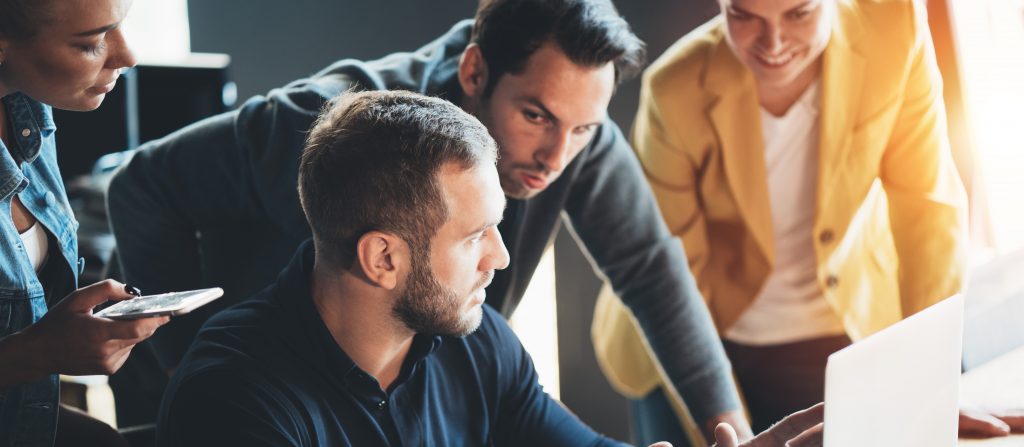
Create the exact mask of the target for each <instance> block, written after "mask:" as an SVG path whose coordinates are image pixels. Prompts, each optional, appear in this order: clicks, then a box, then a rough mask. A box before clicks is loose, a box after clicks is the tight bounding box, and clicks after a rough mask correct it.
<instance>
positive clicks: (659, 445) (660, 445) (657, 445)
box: [650, 441, 672, 447]
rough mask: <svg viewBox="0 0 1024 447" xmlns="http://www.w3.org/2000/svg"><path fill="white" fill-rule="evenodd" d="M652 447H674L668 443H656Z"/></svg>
mask: <svg viewBox="0 0 1024 447" xmlns="http://www.w3.org/2000/svg"><path fill="white" fill-rule="evenodd" d="M650 447H672V444H671V443H669V442H666V441H661V442H655V443H654V444H651V446H650Z"/></svg>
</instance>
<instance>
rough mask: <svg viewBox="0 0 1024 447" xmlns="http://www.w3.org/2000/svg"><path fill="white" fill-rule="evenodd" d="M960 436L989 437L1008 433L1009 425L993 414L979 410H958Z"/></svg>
mask: <svg viewBox="0 0 1024 447" xmlns="http://www.w3.org/2000/svg"><path fill="white" fill-rule="evenodd" d="M959 433H960V437H966V438H991V437H993V436H1006V435H1009V434H1010V426H1009V425H1007V423H1005V422H1003V421H1002V420H999V419H998V418H996V417H995V416H992V415H990V414H988V413H984V412H980V411H968V410H961V411H960V425H959Z"/></svg>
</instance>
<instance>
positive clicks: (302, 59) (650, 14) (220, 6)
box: [188, 0, 718, 439]
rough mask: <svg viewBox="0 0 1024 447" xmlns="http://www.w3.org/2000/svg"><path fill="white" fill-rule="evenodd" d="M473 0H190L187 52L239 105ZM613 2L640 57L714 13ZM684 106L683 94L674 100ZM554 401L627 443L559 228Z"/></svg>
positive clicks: (406, 34)
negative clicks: (222, 62)
mask: <svg viewBox="0 0 1024 447" xmlns="http://www.w3.org/2000/svg"><path fill="white" fill-rule="evenodd" d="M476 4H477V3H476V1H475V0H443V1H442V0H433V1H428V0H404V1H399V0H379V1H365V0H364V1H344V0H290V1H282V0H192V1H189V5H188V6H189V22H190V26H191V39H192V51H197V52H216V53H227V54H229V55H231V57H232V69H231V70H232V77H233V79H234V80H235V81H236V82H237V83H238V95H239V100H240V101H239V103H241V101H242V100H244V99H245V98H248V97H249V96H252V95H254V94H261V93H263V92H266V91H267V90H269V89H271V88H274V87H277V86H280V85H283V84H284V83H287V82H288V81H291V80H293V79H296V78H299V77H303V76H307V75H309V74H312V73H314V72H316V71H317V70H319V69H320V68H323V67H325V66H327V65H328V64H330V63H331V62H333V61H335V60H338V59H343V58H357V59H375V58H378V57H381V56H383V55H386V54H388V53H392V52H395V51H409V50H413V49H416V48H418V47H419V46H421V45H422V44H424V43H426V42H428V41H430V40H432V39H433V38H435V37H437V36H439V35H440V34H442V33H444V32H445V31H447V30H448V29H449V28H450V27H451V25H452V24H454V23H455V22H456V21H457V20H459V19H462V18H468V17H471V16H472V15H473V13H474V12H475V10H476ZM616 6H617V7H618V8H619V11H620V12H621V13H622V15H623V16H625V17H626V19H627V20H628V21H629V22H630V24H631V25H632V26H633V29H634V31H635V32H636V33H637V34H638V35H639V36H640V37H641V38H642V39H644V40H645V41H646V42H647V44H648V52H649V56H650V59H654V58H655V57H657V56H658V55H660V54H661V53H662V52H663V51H664V50H665V48H667V47H668V46H669V45H670V44H671V43H672V42H673V41H675V40H676V39H678V38H679V37H681V36H682V35H683V34H685V33H686V32H688V31H689V30H691V29H693V28H695V27H696V26H697V25H699V24H700V23H703V22H704V21H706V20H707V19H709V18H711V17H712V16H713V15H714V14H716V13H717V8H718V7H717V3H716V2H715V0H660V1H653V0H629V1H623V0H619V1H617V2H616ZM638 92H639V82H638V80H636V79H634V80H632V81H630V82H628V83H626V84H624V85H622V86H621V87H620V89H619V91H618V93H617V94H616V96H615V98H614V99H613V100H612V104H611V105H610V106H609V113H610V114H611V116H612V118H613V119H615V120H616V121H617V122H618V123H619V125H620V126H621V127H622V128H623V129H628V128H629V126H630V125H631V123H632V120H633V115H634V113H635V111H636V105H637V95H638ZM679 100H680V101H685V100H686V98H679ZM555 262H556V275H557V278H558V279H557V280H558V290H557V293H558V312H559V323H558V324H559V351H560V357H561V360H560V364H561V378H562V380H561V387H562V400H563V401H564V402H565V403H566V405H567V406H569V408H571V409H572V410H573V411H574V412H576V413H577V414H578V415H579V416H580V417H581V418H582V419H583V420H584V421H586V422H588V423H590V424H591V425H593V426H594V427H596V428H598V430H600V431H602V432H604V433H606V434H608V435H610V436H614V437H617V438H619V439H627V438H628V430H629V429H628V422H627V421H628V418H627V413H626V404H625V401H624V400H623V399H622V398H621V397H619V396H618V395H616V394H615V393H614V392H613V391H612V390H611V388H610V387H609V386H608V384H607V383H606V381H605V380H604V377H603V376H602V375H601V373H600V371H599V370H598V367H597V364H596V362H595V360H594V354H593V348H592V347H591V345H590V335H589V334H590V320H591V317H592V313H593V308H594V299H595V297H596V294H597V291H598V289H599V287H600V285H599V281H598V280H597V278H596V277H595V276H594V274H593V272H592V270H591V268H590V266H589V265H588V264H587V262H586V260H585V258H584V257H583V256H582V255H581V254H580V253H579V251H578V250H577V249H576V246H575V243H574V241H573V240H572V239H571V237H569V236H568V234H567V232H565V231H564V230H563V233H562V234H560V235H559V237H558V242H557V243H556V261H555Z"/></svg>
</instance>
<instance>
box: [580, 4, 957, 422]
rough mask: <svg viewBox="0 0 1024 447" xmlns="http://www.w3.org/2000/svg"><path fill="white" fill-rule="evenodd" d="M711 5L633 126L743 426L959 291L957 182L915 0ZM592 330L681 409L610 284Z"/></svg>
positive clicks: (797, 399)
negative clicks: (745, 416)
mask: <svg viewBox="0 0 1024 447" xmlns="http://www.w3.org/2000/svg"><path fill="white" fill-rule="evenodd" d="M719 3H720V4H721V7H722V14H721V15H720V16H718V17H716V18H715V19H713V20H711V21H710V22H708V23H706V24H705V25H703V26H701V27H700V28H698V29H697V30H695V31H693V32H691V33H690V34H688V35H687V36H685V37H683V38H682V39H681V40H680V41H678V42H677V43H676V44H675V45H674V46H672V47H671V48H670V49H669V50H668V51H666V53H665V54H664V55H662V56H661V57H660V58H659V59H658V60H657V61H656V62H654V64H652V66H651V67H650V68H649V69H648V71H647V72H646V74H645V76H644V79H643V89H642V93H641V103H640V109H639V112H638V115H637V118H636V122H635V127H634V129H633V141H634V146H635V148H636V152H637V155H638V157H639V159H640V161H641V163H642V164H643V166H644V168H645V171H646V174H647V177H648V180H649V182H650V184H651V187H652V188H653V190H654V192H655V195H656V196H657V199H658V202H659V205H660V207H661V211H662V213H663V215H664V218H665V221H666V222H667V223H668V226H669V228H670V229H671V230H672V231H673V232H674V233H675V234H676V235H677V236H678V237H679V238H680V239H681V241H682V243H683V244H684V246H685V248H686V251H687V254H688V257H689V263H690V269H691V270H692V272H693V274H694V276H695V277H696V279H697V284H698V286H699V288H700V290H701V292H702V293H703V295H704V298H705V300H706V301H707V304H708V307H709V309H710V311H711V314H712V316H713V317H714V320H715V322H716V325H717V328H718V331H719V334H720V336H722V338H723V342H724V344H725V345H726V350H727V352H728V353H729V354H730V358H731V360H732V362H733V366H734V370H735V372H736V377H737V379H738V382H739V386H740V388H741V390H742V391H743V393H744V396H745V398H746V400H747V404H748V410H749V411H750V413H751V416H752V422H753V427H754V428H755V432H757V431H759V430H760V429H764V428H765V427H766V426H767V425H769V424H771V423H773V422H776V421H777V420H778V419H779V418H781V417H782V416H784V415H786V414H788V413H790V412H792V411H795V410H798V409H801V408H804V407H806V406H808V405H810V404H813V403H814V402H818V401H820V400H822V398H823V386H824V364H825V359H826V357H827V356H828V354H829V353H831V352H833V351H835V350H837V349H839V348H841V347H842V346H845V345H846V344H848V343H849V342H850V340H851V339H852V340H857V339H860V338H863V337H865V336H868V335H870V334H872V333H874V332H876V331H878V330H880V329H882V328H884V327H886V326H888V325H891V324H892V323H894V322H896V321H898V320H900V319H901V318H904V317H906V316H908V315H911V314H913V313H915V312H917V311H920V310H921V309H923V308H925V307H927V306H929V305H930V304H933V303H935V302H937V301H939V300H941V299H943V298H946V297H948V296H950V295H952V294H955V293H957V292H959V291H960V289H961V285H962V282H963V276H964V266H965V256H966V240H967V239H966V229H965V227H966V217H965V216H966V198H965V194H964V191H963V187H962V185H961V182H960V179H959V177H958V175H957V172H956V169H955V167H954V165H953V160H952V157H951V154H950V149H949V147H948V142H947V138H946V121H945V111H944V108H943V103H942V80H941V78H940V76H939V71H938V68H937V65H936V62H935V55H934V51H933V48H932V42H931V38H930V35H929V31H928V27H927V20H926V15H925V11H924V10H923V6H921V5H918V4H916V3H915V2H914V1H911V0H870V1H869V0H810V1H807V0H772V1H766V0H719ZM593 337H594V341H595V347H596V349H597V354H598V358H599V361H600V363H601V365H602V368H603V369H604V370H605V373H606V375H607V376H608V377H609V379H610V380H611V381H612V383H613V385H614V386H616V388H618V389H619V390H620V391H622V392H624V393H625V394H627V395H630V396H632V397H635V398H640V397H643V396H648V400H650V399H651V398H653V399H655V403H653V404H652V405H655V406H657V405H658V403H657V402H658V401H659V398H660V402H664V397H660V396H661V393H663V391H661V390H667V391H668V392H667V393H664V394H667V395H668V396H670V401H669V403H671V407H672V408H673V410H675V413H676V414H677V415H679V416H680V419H681V420H685V419H686V418H685V413H686V412H685V407H684V406H683V405H682V402H681V400H680V399H679V398H678V397H677V395H676V393H675V392H673V391H671V390H668V389H667V388H665V387H666V386H668V385H667V384H666V383H665V382H664V381H663V380H661V378H660V377H659V375H658V371H657V366H656V365H655V364H654V363H653V362H652V361H651V360H650V359H651V357H650V356H649V355H647V352H646V350H645V348H644V345H643V340H642V339H641V337H640V336H639V335H637V331H636V329H635V327H634V325H633V323H632V321H631V320H630V316H629V314H628V311H626V310H625V308H624V307H623V306H622V305H621V304H619V302H618V300H617V299H615V298H614V296H613V295H611V294H610V293H603V294H602V297H601V299H600V300H599V303H598V309H597V312H596V314H595V320H594V326H593ZM642 402H643V401H642ZM661 405H665V404H661ZM666 408H667V407H666ZM640 410H641V411H643V408H642V406H641V408H640ZM639 422H640V423H641V425H642V424H643V421H639ZM641 431H642V430H641Z"/></svg>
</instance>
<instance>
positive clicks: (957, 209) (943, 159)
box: [880, 6, 967, 316]
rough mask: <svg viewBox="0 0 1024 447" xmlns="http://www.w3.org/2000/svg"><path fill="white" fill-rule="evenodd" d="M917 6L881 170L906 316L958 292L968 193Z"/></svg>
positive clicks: (929, 42)
mask: <svg viewBox="0 0 1024 447" xmlns="http://www.w3.org/2000/svg"><path fill="white" fill-rule="evenodd" d="M912 7H913V6H912ZM914 8H915V14H914V15H913V19H914V23H913V26H914V29H915V45H914V47H913V51H912V53H911V58H910V65H909V72H908V76H907V81H906V86H905V87H906V88H905V93H904V95H903V98H902V102H901V104H900V106H899V112H898V114H897V116H896V121H895V124H894V126H893V130H892V133H891V136H890V138H889V143H888V145H887V147H886V150H885V154H884V155H883V156H882V161H881V170H880V178H881V180H882V185H883V186H884V188H885V192H886V194H887V196H888V200H889V219H890V224H891V227H892V234H893V240H894V242H895V248H896V253H897V256H898V258H899V284H900V301H901V305H902V312H903V314H904V316H908V315H911V314H913V313H915V312H918V311H920V310H922V309H924V308H925V307H928V306H929V305H931V304H932V303H935V302H937V301H939V300H942V299H943V298H946V297H947V296H950V295H953V294H955V293H957V292H959V291H960V290H961V288H962V286H963V278H964V271H965V264H966V256H967V253H966V252H967V247H966V245H967V231H966V227H967V223H966V222H967V219H966V209H967V198H966V194H965V192H964V188H963V184H962V183H961V181H960V177H959V175H958V174H957V171H956V167H955V165H954V163H953V158H952V152H951V150H950V147H949V140H948V137H947V133H946V112H945V107H944V105H943V102H942V78H941V76H940V74H939V68H938V65H937V63H936V61H935V50H934V48H933V45H932V39H931V35H930V33H929V31H928V25H927V18H926V17H925V12H924V10H923V8H921V7H914Z"/></svg>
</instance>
